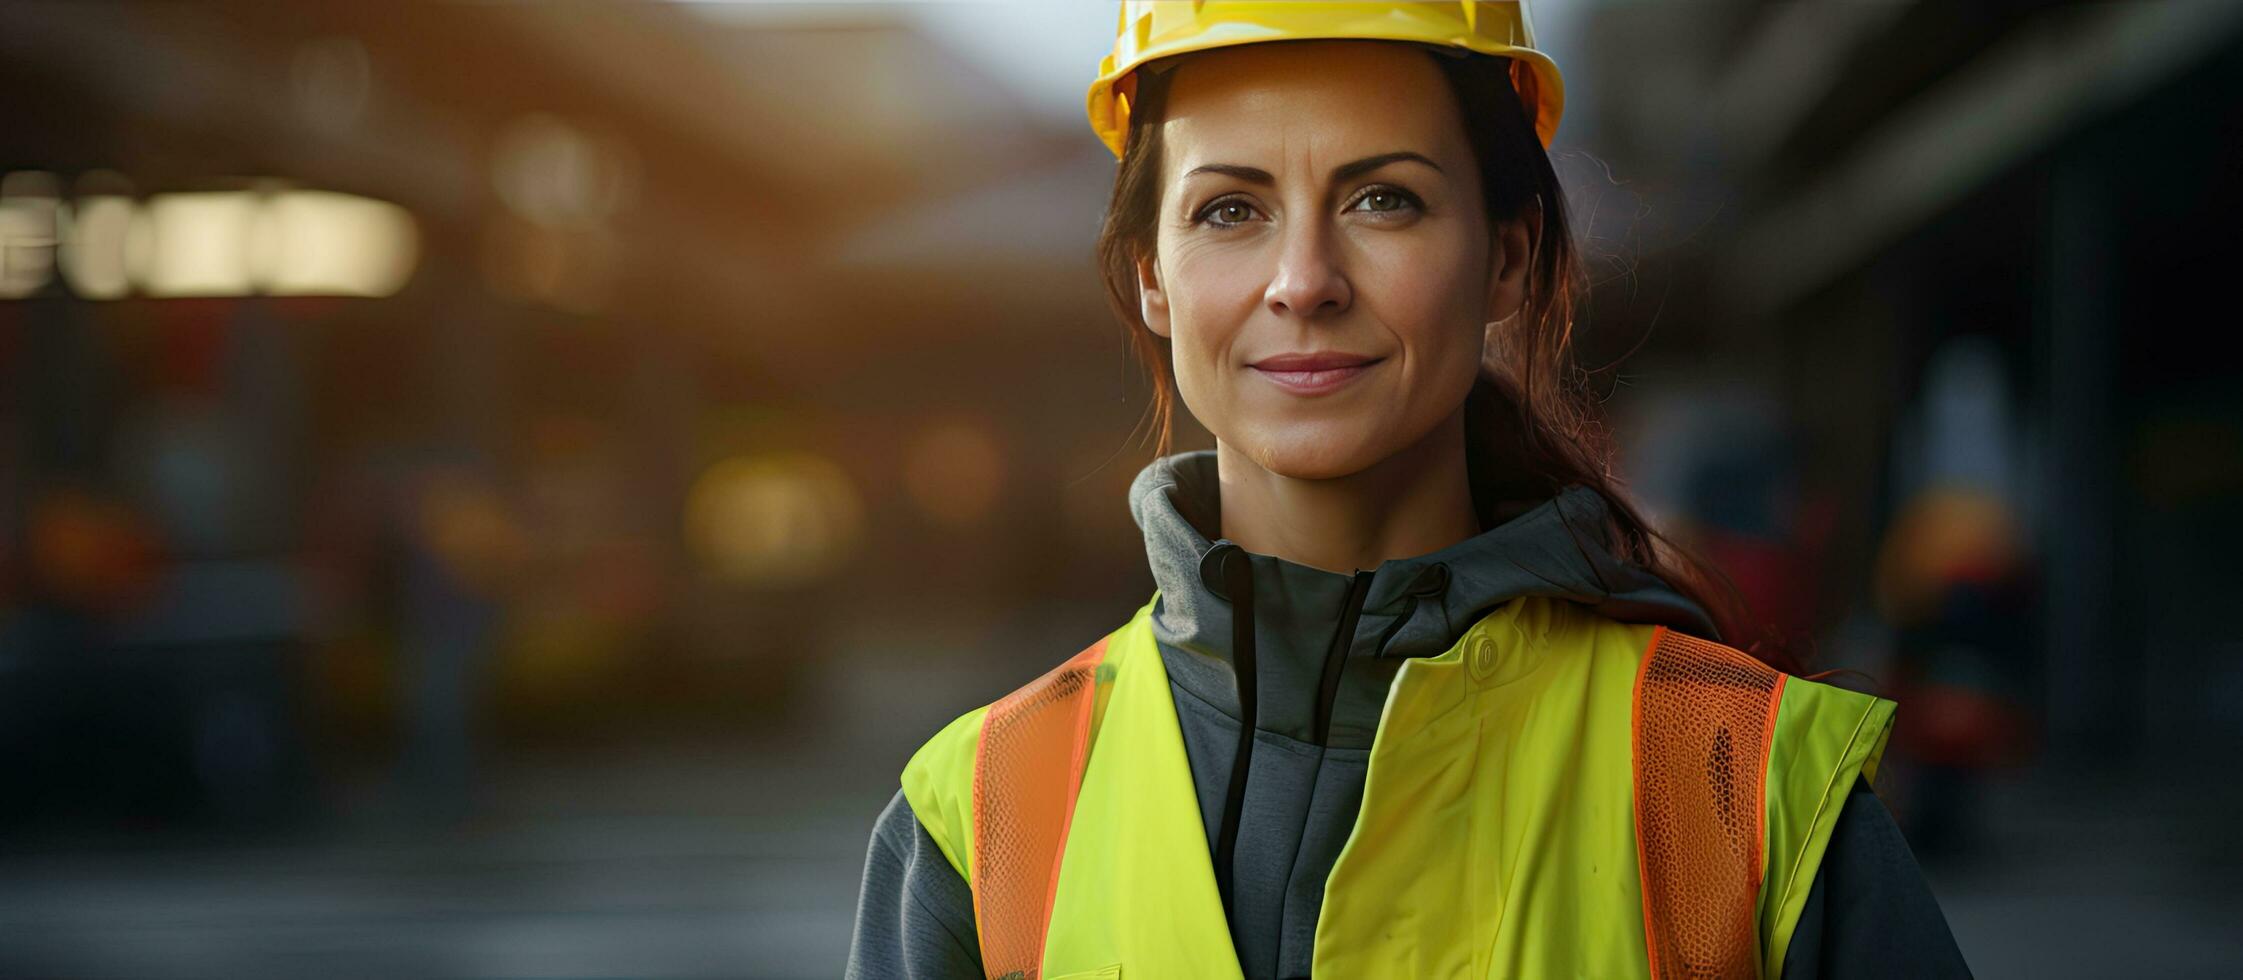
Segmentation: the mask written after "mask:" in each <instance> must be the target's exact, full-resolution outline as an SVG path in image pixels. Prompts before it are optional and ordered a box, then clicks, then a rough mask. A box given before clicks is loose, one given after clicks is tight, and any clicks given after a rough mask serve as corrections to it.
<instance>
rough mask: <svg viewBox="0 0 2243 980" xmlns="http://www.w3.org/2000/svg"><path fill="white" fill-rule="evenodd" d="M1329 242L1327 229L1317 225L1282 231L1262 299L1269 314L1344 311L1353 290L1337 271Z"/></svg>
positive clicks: (1329, 235)
mask: <svg viewBox="0 0 2243 980" xmlns="http://www.w3.org/2000/svg"><path fill="white" fill-rule="evenodd" d="M1331 239H1332V236H1331V234H1330V231H1329V229H1326V228H1324V227H1323V226H1322V225H1321V224H1320V223H1318V222H1313V221H1311V222H1302V223H1299V224H1296V225H1294V226H1292V227H1291V228H1289V229H1287V230H1286V232H1285V238H1284V241H1283V242H1282V244H1280V245H1279V246H1278V255H1277V270H1276V273H1275V274H1274V275H1272V276H1271V277H1270V282H1269V288H1268V290H1266V291H1265V293H1264V294H1263V297H1262V299H1263V301H1264V302H1265V303H1267V304H1269V308H1270V312H1272V313H1276V314H1278V315H1280V316H1283V315H1285V314H1288V313H1290V314H1292V315H1295V316H1301V317H1318V316H1329V315H1331V314H1334V313H1339V312H1342V311H1345V310H1346V309H1347V307H1348V304H1349V303H1351V302H1353V301H1354V299H1355V293H1354V288H1353V287H1352V286H1350V285H1349V284H1348V281H1347V274H1346V273H1345V272H1343V271H1342V270H1341V269H1340V264H1339V256H1337V255H1336V254H1334V250H1333V245H1332V240H1331Z"/></svg>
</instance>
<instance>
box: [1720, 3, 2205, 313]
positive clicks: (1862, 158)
mask: <svg viewBox="0 0 2243 980" xmlns="http://www.w3.org/2000/svg"><path fill="white" fill-rule="evenodd" d="M2239 33H2243V3H2232V2H2226V0H2182V2H2170V3H2114V4H2095V5H2086V6H2081V7H2066V8H2059V9H2054V10H2049V11H2046V12H2044V13H2043V14H2042V15H2040V16H2038V17H2035V18H2033V19H2031V20H2030V21H2028V22H2026V23H2025V24H2024V25H2023V27H2022V28H2021V29H2020V30H2018V31H2015V32H2013V33H2011V34H2010V35H2009V36H2008V37H2007V38H2006V39H2005V40H2004V41H2003V42H2001V43H2000V44H1998V45H1997V46H1996V47H1995V48H1994V49H1993V50H1990V51H1988V52H1986V53H1985V54H1984V55H1982V56H1980V57H1978V58H1976V59H1974V60H1972V61H1971V62H1970V63H1969V64H1967V65H1965V66H1964V67H1962V68H1961V69H1959V70H1957V71H1956V72H1955V73H1954V75H1953V76H1952V77H1951V78H1950V79H1949V80H1948V81H1946V82H1945V83H1943V84H1940V85H1938V86H1936V87H1935V88H1933V89H1932V90H1930V91H1928V92H1925V93H1923V95H1921V96H1920V97H1919V98H1917V99H1916V100H1914V101H1913V102H1911V103H1909V104H1908V105H1906V106H1904V107H1903V108H1901V109H1900V110H1899V111H1897V112H1895V113H1894V114H1892V115H1891V116H1890V117H1889V118H1888V120H1887V121H1886V122H1885V123H1884V124H1883V125H1881V126H1879V127H1877V128H1876V129H1874V130H1873V131H1871V132H1870V133H1868V134H1866V135H1865V136H1864V137H1863V138H1862V139H1861V140H1859V141H1858V144H1857V148H1856V149H1855V150H1854V151H1853V152H1852V153H1850V154H1849V155H1847V156H1846V157H1844V158H1843V159H1841V160H1840V161H1837V162H1836V163H1835V164H1834V165H1832V166H1830V167H1828V168H1825V169H1824V170H1823V171H1822V176H1821V177H1819V178H1818V179H1816V180H1814V181H1812V182H1811V183H1809V184H1808V185H1807V186H1805V187H1803V188H1801V189H1800V190H1798V191H1797V192H1795V193H1793V194H1791V195H1789V196H1788V197H1786V198H1784V199H1782V200H1779V201H1775V202H1771V205H1770V206H1769V207H1767V208H1765V209H1761V210H1759V211H1758V212H1757V213H1758V217H1757V218H1756V219H1755V220H1753V221H1752V222H1751V223H1749V224H1748V225H1747V226H1746V227H1745V228H1744V229H1742V231H1741V233H1740V234H1739V235H1738V236H1737V238H1736V239H1735V240H1734V242H1733V243H1732V245H1731V246H1730V247H1729V248H1728V249H1727V250H1726V252H1725V254H1724V255H1722V256H1721V258H1720V260H1719V265H1720V272H1719V275H1720V277H1721V278H1722V279H1723V280H1725V282H1726V284H1727V288H1726V289H1725V290H1723V292H1724V293H1725V294H1726V295H1729V296H1734V297H1740V298H1742V299H1743V302H1744V304H1745V305H1746V306H1747V307H1748V309H1747V311H1746V312H1750V313H1755V314H1767V313H1772V312H1776V311H1779V310H1781V309H1784V308H1786V307H1789V306H1790V305H1792V304H1793V303H1795V302H1797V301H1798V300H1800V299H1802V298H1804V297H1805V296H1807V295H1809V294H1810V293H1812V292H1813V291H1814V290H1816V289H1818V288H1820V287H1822V286H1823V285H1826V284H1828V283H1830V282H1832V281H1834V280H1835V279H1837V278H1838V277H1840V276H1842V275H1844V274H1845V273H1847V272H1848V271H1850V270H1852V269H1853V268H1855V267H1857V266H1858V265H1859V264H1860V263H1862V262H1863V261H1865V260H1866V259H1867V258H1868V257H1870V256H1871V255H1872V254H1873V253H1874V251H1875V250H1876V249H1878V248H1880V247H1882V246H1884V245H1885V244H1887V243H1889V242H1891V241H1893V240H1894V239H1896V238H1898V237H1899V236H1901V235H1903V234H1905V233H1906V232H1907V231H1908V230H1909V229H1911V228H1915V227H1917V226H1919V225H1921V224H1922V223H1923V222H1924V221H1926V220H1928V219H1929V218H1931V217H1932V216H1934V215H1936V214H1938V213H1939V211H1940V210H1941V209H1943V208H1945V207H1946V206H1948V205H1950V204H1952V203H1953V202H1954V201H1955V200H1956V199H1957V198H1958V197H1959V196H1960V195H1961V194H1963V193H1964V192H1965V191H1967V190H1968V189H1969V188H1971V187H1973V186H1977V185H1979V184H1981V183H1982V182H1984V181H1986V180H1988V179H1991V178H1992V177H1994V176H1996V175H1998V174H1999V173H2000V172H2001V171H2002V170H2004V169H2005V168H2007V167H2009V166H2011V165H2013V164H2015V163H2016V162H2018V161H2019V160H2022V159H2024V158H2026V157H2028V156H2029V155H2031V154H2033V153H2035V152H2038V151H2039V150H2041V149H2042V148H2044V147H2046V146H2047V145H2049V144H2050V143H2052V142H2054V141H2055V140H2056V139H2057V138H2058V137H2060V136H2061V135H2063V134H2064V133H2066V132H2069V131H2071V130H2072V129H2074V128H2076V127H2077V126H2079V125H2082V124H2084V123H2085V122H2087V121H2089V120H2091V119H2093V118H2094V117H2096V116H2098V115H2101V114H2103V113H2106V112H2109V111H2112V110H2115V109H2118V108H2120V107H2123V106H2124V105H2126V104H2127V103H2128V102H2130V101H2132V100H2135V99H2139V98H2142V97H2144V96H2145V95H2146V94H2148V93H2149V92H2150V91H2152V90H2153V89H2154V88H2155V87H2156V86H2157V85H2158V84H2159V83H2160V82H2162V81H2164V80H2166V79H2168V78H2170V77H2172V76H2173V75H2175V74H2177V73H2179V72H2180V71H2181V70H2183V69H2185V68H2186V67H2188V66H2190V65H2192V64H2194V63H2196V62H2197V61H2199V60H2200V59H2202V58H2204V57H2207V56H2209V55H2211V54H2214V53H2216V52H2218V51H2221V50H2224V49H2225V48H2226V47H2227V46H2229V45H2233V44H2234V43H2236V40H2237V35H2238V34H2239Z"/></svg>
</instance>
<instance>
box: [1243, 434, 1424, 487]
mask: <svg viewBox="0 0 2243 980" xmlns="http://www.w3.org/2000/svg"><path fill="white" fill-rule="evenodd" d="M1234 445H1236V446H1237V448H1238V449H1239V450H1240V451H1241V454H1242V455H1244V456H1245V457H1246V458H1248V459H1251V460H1253V461H1254V462H1255V463H1256V464H1257V465H1259V466H1261V467H1262V468H1263V469H1265V470H1268V471H1270V472H1271V473H1275V474H1277V475H1278V476H1282V477H1287V478H1290V479H1295V480H1329V479H1334V478H1336V477H1343V476H1352V475H1354V474H1356V473H1360V472H1362V471H1364V470H1366V469H1369V468H1370V466H1371V464H1373V463H1376V462H1378V461H1379V460H1381V459H1384V458H1385V457H1386V455H1387V453H1385V452H1381V451H1380V449H1381V448H1382V447H1378V446H1373V445H1370V444H1369V443H1368V440H1367V438H1366V436H1365V434H1364V432H1363V431H1362V430H1361V429H1360V428H1359V427H1357V426H1353V425H1346V426H1332V425H1299V426H1285V427H1282V428H1281V429H1279V430H1278V431H1263V432H1255V433H1251V434H1249V435H1248V436H1247V438H1246V439H1245V440H1243V441H1242V442H1240V443H1236V444H1234Z"/></svg>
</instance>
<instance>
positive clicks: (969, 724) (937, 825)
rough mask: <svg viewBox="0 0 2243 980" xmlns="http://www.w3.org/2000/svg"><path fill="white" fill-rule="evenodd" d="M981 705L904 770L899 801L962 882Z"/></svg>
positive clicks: (968, 852)
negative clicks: (907, 804) (916, 816)
mask: <svg viewBox="0 0 2243 980" xmlns="http://www.w3.org/2000/svg"><path fill="white" fill-rule="evenodd" d="M988 714H989V706H988V705H982V706H981V707H978V708H975V709H973V710H971V711H968V712H966V713H964V714H962V715H959V716H958V717H957V718H955V719H952V720H951V722H950V723H949V724H947V725H944V726H943V727H942V730H940V731H938V732H936V733H935V734H934V736H933V737H931V738H929V739H927V741H926V742H924V743H923V744H921V745H920V746H919V750H918V751H917V752H914V753H912V754H911V761H909V762H906V763H904V767H903V777H902V781H903V797H904V799H905V800H906V801H907V802H909V803H910V806H911V810H912V812H913V813H915V814H917V815H918V817H919V824H920V826H922V827H925V828H926V831H927V835H928V836H930V837H932V838H934V841H935V846H937V847H938V848H940V849H941V850H942V856H943V857H944V858H947V859H949V861H950V866H951V867H952V868H953V869H956V870H957V872H958V876H959V877H961V878H970V877H971V876H970V874H969V872H970V870H971V869H972V867H973V863H972V859H973V854H972V850H973V823H972V821H973V770H974V754H975V752H976V751H977V750H978V749H979V748H980V746H981V722H982V719H983V718H984V717H986V716H987V715H988Z"/></svg>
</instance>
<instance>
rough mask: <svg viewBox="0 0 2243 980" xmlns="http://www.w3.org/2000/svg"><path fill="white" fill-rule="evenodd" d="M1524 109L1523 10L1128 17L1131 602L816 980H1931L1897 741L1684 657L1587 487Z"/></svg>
mask: <svg viewBox="0 0 2243 980" xmlns="http://www.w3.org/2000/svg"><path fill="white" fill-rule="evenodd" d="M1266 42H1283V43H1266ZM1559 94H1560V89H1559V79H1558V76H1557V73H1556V68H1555V66H1554V65H1552V64H1550V62H1549V60H1548V59H1547V58H1545V57H1544V56H1542V55H1541V54H1539V53H1536V52H1534V51H1533V50H1531V40H1530V39H1529V38H1528V37H1527V35H1526V22H1525V15H1524V11H1522V10H1521V9H1520V8H1519V7H1518V6H1517V5H1516V4H1510V3H1467V4H1433V3H1424V4H1412V3H1400V4H1369V3H1346V4H1311V3H1292V2H1286V3H1225V2H1205V3H1197V4H1191V3H1166V4H1162V3H1125V4H1124V5H1123V18H1122V29H1121V32H1120V38H1119V40H1118V41H1117V44H1116V52H1115V56H1114V57H1113V58H1111V59H1109V60H1108V61H1107V63H1106V64H1105V65H1104V71H1103V72H1102V75H1101V77H1100V78H1099V80H1098V82H1097V84H1096V85H1095V86H1094V87H1093V89H1092V93H1091V109H1092V120H1093V123H1094V127H1095V128H1097V129H1098V131H1099V132H1100V134H1101V136H1102V138H1104V139H1105V140H1106V141H1107V143H1108V145H1109V147H1111V148H1113V149H1114V150H1115V152H1116V153H1117V154H1119V155H1120V157H1121V164H1120V168H1119V170H1118V172H1117V176H1116V182H1115V187H1114V195H1113V199H1112V203H1111V206H1110V208H1109V211H1108V217H1107V222H1106V227H1105V230H1104V233H1103V235H1102V237H1101V241H1100V243H1099V253H1100V256H1101V258H1102V260H1103V264H1104V267H1105V273H1106V277H1107V281H1108V286H1109V291H1110V293H1111V295H1112V298H1113V300H1114V302H1115V305H1116V308H1117V311H1118V312H1119V313H1120V315H1121V318H1122V320H1123V322H1124V324H1125V326H1126V327H1127V328H1128V330H1129V331H1130V336H1131V337H1132V339H1133V342H1134V343H1135V344H1136V345H1137V348H1138V349H1139V350H1140V351H1141V352H1143V353H1144V354H1145V355H1147V357H1146V359H1147V362H1148V364H1149V366H1150V368H1151V370H1152V371H1153V373H1154V376H1155V378H1156V379H1157V380H1158V382H1159V385H1158V386H1157V389H1158V391H1159V397H1158V398H1157V400H1156V408H1157V410H1158V412H1159V413H1160V415H1161V422H1162V429H1163V433H1164V434H1163V438H1162V444H1161V450H1160V452H1161V453H1162V455H1161V456H1160V458H1158V459H1156V460H1155V461H1154V462H1153V463H1152V464H1151V465H1150V466H1148V467H1146V469H1145V470H1144V471H1143V472H1142V473H1140V474H1139V475H1138V477H1137V479H1136V481H1135V483H1134V484H1133V486H1132V488H1131V492H1130V498H1131V499H1130V505H1131V507H1132V510H1133V513H1134V514H1135V516H1136V518H1137V521H1138V524H1139V526H1140V527H1141V528H1142V529H1143V531H1144V535H1145V541H1146V548H1147V558H1148V560H1149V561H1150V563H1151V568H1152V572H1153V577H1154V579H1155V582H1156V584H1157V586H1158V591H1157V593H1156V594H1155V595H1154V596H1153V598H1152V600H1151V601H1150V602H1148V603H1146V604H1145V605H1144V606H1143V607H1142V608H1140V609H1139V610H1138V611H1137V614H1136V615H1135V616H1133V617H1131V618H1130V620H1129V621H1128V622H1127V623H1126V624H1124V625H1123V626H1122V627H1120V628H1119V629H1117V630H1115V631H1114V632H1112V633H1110V634H1108V635H1107V636H1105V637H1103V638H1099V639H1098V640H1097V641H1096V642H1095V643H1093V644H1091V645H1090V647H1088V648H1087V649H1084V650H1083V651H1082V652H1081V653H1079V654H1077V655H1076V656H1074V657H1073V658H1071V659H1068V660H1067V661H1065V662H1064V663H1061V664H1060V665H1059V666H1058V667H1057V668H1055V669H1053V670H1052V671H1051V672H1050V673H1049V674H1046V675H1045V676H1044V677H1042V678H1039V679H1037V680H1036V681H1034V682H1032V683H1030V684H1027V685H1025V686H1023V687H1022V688H1021V689H1019V690H1018V691H1016V692H1015V693H1014V694H1012V695H1009V696H1008V697H1006V698H1004V699H1001V700H1000V701H998V702H996V703H994V704H992V705H989V706H985V707H982V708H977V709H975V710H974V711H971V712H967V713H966V714H965V715H962V716H960V717H959V718H958V720H957V721H955V722H953V723H952V724H951V725H949V726H948V727H946V728H945V729H943V731H942V732H940V733H938V734H937V735H936V736H935V737H934V738H932V739H930V740H929V741H928V742H927V743H926V745H925V746H923V747H922V748H921V749H920V750H919V752H918V753H917V754H916V755H915V756H914V757H913V758H912V760H911V762H910V764H909V765H908V766H907V767H906V768H905V771H904V774H903V780H902V781H903V789H902V790H901V791H900V792H899V793H898V794H897V795H896V798H895V800H894V801H893V802H891V804H890V805H889V807H888V809H887V810H886V811H885V812H884V813H882V814H881V816H880V819H879V822H878V824H877V826H876V828H875V830H874V834H873V841H872V846H871V849H870V853H869V855H868V859H867V863H866V868H865V876H864V884H863V892H862V897H861V899H860V904H859V910H858V919H857V925H856V937H855V942H854V948H853V949H852V951H851V955H850V961H849V975H850V976H864V977H973V976H992V977H1011V976H1017V977H1043V978H1047V980H1063V978H1073V977H1123V978H1126V977H1221V976H1233V977H1236V976H1245V977H1257V978H1258V977H1302V976H1308V975H1310V973H1311V971H1312V970H1313V972H1314V973H1315V975H1317V976H1320V977H1366V976H1390V977H1421V976H1428V977H1429V976H1474V977H1482V976H1528V977H1542V976H1598V977H1602V976H1683V975H1689V976H1755V975H1761V976H1771V977H1773V976H1779V975H1780V976H1783V977H1813V976H1823V977H1839V976H1888V975H1907V976H1918V977H1922V976H1967V975H1968V971H1967V969H1966V968H1965V967H1964V964H1963V962H1962V959H1961V956H1960V954H1959V953H1958V952H1957V951H1956V949H1955V946H1954V942H1953V940H1952V938H1951V937H1950V935H1949V933H1948V930H1947V927H1946V924H1945V922H1944V920H1943V918H1942V917H1941V915H1940V912H1939V909H1938V907H1937V905H1936V904H1935V902H1934V901H1933V899H1932V897H1931V895H1930V893H1929V891H1928V889H1927V888H1926V887H1925V885H1924V883H1923V881H1922V879H1921V877H1920V875H1919V874H1918V872H1917V870H1916V867H1915V864H1914V860H1913V858H1912V857H1911V856H1910V854H1909V851H1908V848H1907V845H1906V843H1905V842H1904V841H1903V840H1902V838H1901V837H1900V835H1899V833H1898V831H1897V830H1896V829H1895V827H1894V825H1893V822H1892V819H1891V817H1890V815H1889V814H1888V813H1887V812H1886V810H1885V809H1884V807H1883V806H1882V804H1880V803H1879V802H1878V801H1877V798H1876V797H1875V796H1874V795H1873V794H1872V793H1871V792H1870V791H1869V788H1868V779H1869V777H1871V776H1873V775H1874V773H1875V768H1876V764H1877V761H1878V758H1879V757H1880V756H1881V754H1882V750H1883V746H1884V741H1885V736H1886V733H1887V732H1888V731H1889V729H1890V725H1891V720H1892V717H1893V705H1892V703H1891V702H1889V701H1884V700H1881V699H1877V698H1872V697H1869V696H1867V695H1863V694H1857V693H1854V692H1851V691H1845V690H1841V689H1838V688H1835V687H1831V686H1828V685H1823V684H1819V683H1816V682H1813V681H1809V680H1806V679H1803V678H1797V677H1791V676H1789V675H1786V674H1783V673H1780V672H1779V671H1777V670H1776V669H1774V668H1773V667H1770V666H1768V665H1765V664H1763V663H1761V662H1759V661H1757V660H1754V659H1752V658H1751V657H1749V656H1747V655H1745V654H1743V653H1741V652H1739V651H1737V650H1735V649H1733V648H1730V647H1726V646H1722V645H1720V644H1718V643H1717V642H1713V641H1716V640H1718V639H1719V638H1720V637H1722V636H1724V635H1740V634H1741V633H1742V631H1743V626H1742V624H1740V623H1738V622H1737V620H1736V617H1735V615H1734V614H1733V613H1731V612H1729V611H1727V610H1726V609H1725V608H1724V606H1723V605H1722V604H1721V603H1719V602H1717V601H1715V600H1714V599H1713V597H1712V595H1711V593H1710V592H1709V590H1707V589H1706V588H1704V587H1703V585H1702V584H1701V583H1702V582H1704V581H1705V580H1706V579H1705V578H1704V577H1703V576H1702V575H1698V574H1694V573H1692V572H1690V571H1687V570H1686V568H1685V566H1682V565H1680V564H1678V563H1677V559H1675V558H1674V557H1673V555H1672V554H1671V553H1670V552H1666V551H1661V550H1658V549H1656V548H1654V546H1653V541H1654V535H1653V533H1652V531H1651V530H1650V529H1649V528H1648V527H1646V526H1645V524H1644V522H1643V521H1642V520H1641V519H1640V518H1639V517H1638V516H1637V514H1636V513H1635V512H1634V510H1633V509H1631V508H1630V507H1629V505H1628V504H1627V503H1625V501H1623V500H1622V499H1621V497H1620V496H1619V494H1618V493H1617V491H1616V489H1615V488H1614V487H1613V485H1612V481H1611V480H1610V479H1609V477H1608V476H1607V475H1606V474H1607V468H1606V460H1607V456H1608V449H1607V447H1606V446H1605V444H1604V442H1603V440H1602V439H1601V437H1600V435H1599V430H1598V429H1597V428H1596V427H1595V426H1594V424H1593V422H1592V420H1591V417H1590V411H1589V405H1588V404H1587V402H1586V400H1585V394H1584V392H1583V391H1582V389H1581V387H1580V385H1579V383H1578V380H1579V379H1578V374H1577V372H1575V371H1574V370H1573V369H1572V367H1571V366H1570V364H1569V363H1568V360H1567V339H1568V336H1569V332H1570V326H1571V318H1570V312H1569V311H1570V301H1571V298H1572V294H1573V293H1572V291H1573V289H1574V271H1575V264H1574V263H1575V259H1574V255H1573V250H1572V244H1571V241H1570V239H1569V232H1568V229H1567V225H1566V220H1565V212H1564V208H1563V199H1562V196H1561V194H1560V192H1559V187H1558V185H1557V181H1556V177H1555V175H1554V173H1553V172H1552V170H1551V167H1550V163H1549V159H1548V156H1547V153H1546V149H1545V147H1546V143H1547V140H1548V137H1549V135H1550V134H1551V133H1552V132H1553V131H1554V130H1555V127H1556V123H1557V116H1558V110H1559V106H1560V104H1561V103H1560V98H1559ZM1171 372H1172V373H1171ZM1171 385H1173V391H1172V390H1171V387H1170V386H1171ZM1176 395H1180V396H1181V397H1182V399H1183V401H1184V403H1185V404H1186V405H1187V406H1189V407H1190V409H1191V411H1192V413H1193V414H1194V416H1196V417H1197V418H1198V419H1199V420H1200V421H1201V422H1202V423H1204V424H1205V425H1206V427H1207V428H1208V429H1209V430H1210V431H1211V432H1213V433H1214V435H1215V438H1216V448H1215V449H1213V450H1211V451H1199V452H1187V453H1181V454H1177V455H1165V454H1166V451H1167V438H1166V435H1165V432H1166V422H1167V415H1168V413H1169V412H1170V411H1172V404H1173V397H1175V396H1176ZM1340 569H1346V570H1347V571H1340ZM1054 659H1055V660H1056V659H1057V658H1056V657H1055V658H1054Z"/></svg>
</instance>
